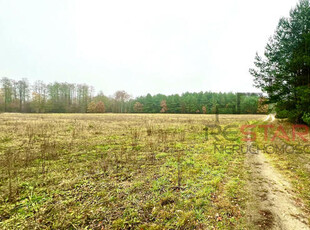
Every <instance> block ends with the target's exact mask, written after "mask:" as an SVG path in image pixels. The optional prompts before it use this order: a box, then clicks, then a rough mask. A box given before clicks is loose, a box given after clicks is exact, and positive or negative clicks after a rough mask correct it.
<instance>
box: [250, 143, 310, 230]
mask: <svg viewBox="0 0 310 230" xmlns="http://www.w3.org/2000/svg"><path fill="white" fill-rule="evenodd" d="M248 145H251V143H250V142H249V143H248ZM246 164H247V167H248V169H249V171H250V181H249V186H250V187H249V189H250V192H251V194H250V196H251V198H250V201H249V203H248V220H249V223H250V225H252V227H253V228H256V229H287V230H292V229H296V230H299V229H310V228H309V223H308V221H307V218H306V215H305V213H303V211H302V210H301V208H300V204H297V202H296V201H295V199H294V193H293V192H292V187H291V185H290V183H289V182H288V181H287V180H286V179H285V178H284V177H283V176H282V175H281V174H280V173H279V172H278V171H277V170H276V169H274V168H273V167H272V166H271V164H270V162H269V161H268V160H267V158H266V157H265V156H264V154H263V153H262V152H257V153H255V154H252V153H248V154H247V161H246Z"/></svg>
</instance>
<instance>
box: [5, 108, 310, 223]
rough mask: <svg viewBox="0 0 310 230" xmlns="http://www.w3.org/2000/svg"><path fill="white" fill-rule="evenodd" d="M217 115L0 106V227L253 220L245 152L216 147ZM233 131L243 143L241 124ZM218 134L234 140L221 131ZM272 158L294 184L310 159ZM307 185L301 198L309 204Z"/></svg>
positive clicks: (225, 119) (304, 175)
mask: <svg viewBox="0 0 310 230" xmlns="http://www.w3.org/2000/svg"><path fill="white" fill-rule="evenodd" d="M263 117H264V116H263V115H221V116H220V125H221V126H222V127H224V126H225V125H227V124H230V125H232V124H233V125H236V127H240V126H241V125H244V124H253V123H255V122H257V120H261V119H262V118H263ZM214 120H215V119H214V115H172V114H171V115H169V114H154V115H152V114H44V115H37V114H1V116H0V128H1V129H0V160H1V164H0V165H1V166H0V172H1V174H0V228H1V229H251V228H250V227H249V223H247V218H246V208H247V207H246V201H247V197H248V193H249V192H250V191H249V190H248V187H247V179H248V171H247V169H246V167H245V159H246V154H243V153H241V152H240V151H239V152H238V151H233V152H232V151H227V149H226V150H225V149H222V151H221V149H220V148H219V149H220V150H219V149H217V151H215V150H214V145H213V144H214V138H212V135H211V136H210V135H209V136H208V137H209V138H206V137H207V136H206V128H205V127H206V125H210V124H214ZM208 131H210V130H208ZM210 132H212V131H210ZM234 137H236V140H234V141H233V143H234V144H237V145H238V144H241V143H242V140H241V139H242V137H243V136H242V135H241V133H239V132H238V133H236V134H235V135H234ZM216 142H217V143H220V144H228V145H231V144H232V143H231V141H229V140H226V139H225V138H223V137H222V136H218V140H217V141H216ZM270 157H273V159H274V162H278V164H279V165H280V166H279V167H280V168H282V169H283V170H289V171H290V174H289V175H290V178H291V179H292V181H293V184H294V186H296V188H298V186H301V187H302V186H309V180H308V178H309V168H307V167H308V166H309V164H308V166H307V165H306V163H304V164H305V168H300V167H298V166H296V167H297V169H298V170H290V169H288V168H287V167H291V165H289V166H287V165H288V164H290V162H295V161H294V159H293V158H292V157H291V158H289V157H285V158H283V156H281V158H280V156H277V155H276V154H273V155H272V156H271V155H270ZM279 159H280V160H281V161H279ZM307 159H308V158H307ZM300 161H302V159H301V160H300ZM308 162H309V161H308ZM295 163H296V164H298V163H297V162H295ZM304 164H303V165H304ZM292 167H295V166H292ZM302 169H303V170H304V171H302ZM307 170H308V171H307ZM296 176H298V178H297V179H298V181H299V182H298V183H294V181H295V182H296V181H297V180H296V178H295V180H294V177H296ZM307 189H308V190H306V189H304V190H302V189H301V190H300V194H301V195H300V199H305V200H306V202H305V203H306V204H307V205H309V206H310V204H309V200H310V198H309V194H308V195H307V193H308V192H309V187H308V188H307ZM307 201H308V203H307Z"/></svg>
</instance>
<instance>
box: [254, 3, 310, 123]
mask: <svg viewBox="0 0 310 230" xmlns="http://www.w3.org/2000/svg"><path fill="white" fill-rule="evenodd" d="M254 64H255V68H253V69H250V73H251V74H252V75H253V76H254V85H255V86H256V87H258V88H261V89H262V91H264V92H266V93H267V94H268V102H269V103H276V112H277V116H278V117H281V118H286V117H287V118H289V119H290V120H291V121H293V122H303V121H304V122H306V120H307V119H306V118H307V117H309V116H310V81H309V80H310V2H309V0H301V1H300V2H299V3H298V4H297V6H296V7H295V8H294V9H292V10H291V11H290V16H289V17H288V18H281V19H280V21H279V23H278V26H277V29H276V31H275V34H274V35H273V36H272V37H271V38H270V40H269V42H268V43H267V46H266V48H265V52H264V56H263V57H261V56H259V55H258V54H256V57H255V62H254Z"/></svg>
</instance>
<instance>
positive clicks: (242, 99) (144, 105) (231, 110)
mask: <svg viewBox="0 0 310 230" xmlns="http://www.w3.org/2000/svg"><path fill="white" fill-rule="evenodd" d="M265 100H266V99H265V98H264V97H262V95H260V94H256V93H213V92H199V93H189V92H186V93H183V94H181V95H179V94H173V95H169V96H166V95H163V94H156V95H153V96H152V95H151V94H147V95H146V96H140V97H137V98H132V97H131V96H130V95H129V94H128V93H127V92H125V91H117V92H115V93H114V95H113V96H106V95H104V94H103V92H99V93H95V89H94V87H92V86H89V85H87V84H71V83H66V82H62V83H59V82H54V83H49V84H45V83H44V82H42V81H36V82H34V84H29V81H28V80H27V79H25V78H24V79H21V80H14V79H9V78H2V79H1V87H0V111H1V112H23V113H86V112H89V113H104V112H112V113H192V114H193V113H202V114H210V113H223V114H256V113H266V112H267V111H268V106H267V105H265V104H264V102H265Z"/></svg>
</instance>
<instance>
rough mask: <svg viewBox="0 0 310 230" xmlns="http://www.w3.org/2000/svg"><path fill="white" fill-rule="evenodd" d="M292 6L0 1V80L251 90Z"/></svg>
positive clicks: (110, 88) (131, 89)
mask: <svg viewBox="0 0 310 230" xmlns="http://www.w3.org/2000/svg"><path fill="white" fill-rule="evenodd" d="M296 3H297V0H255V1H254V0H221V1H216V0H213V1H211V0H202V1H195V0H191V1H190V0H188V1H181V0H164V1H161V0H154V1H148V0H141V1H136V0H130V1H129V0H124V1H119V0H113V1H112V0H109V1H104V0H97V1H96V0H87V1H86V0H80V1H78V0H76V1H74V0H68V1H66V0H27V1H26V0H0V77H4V76H5V77H9V78H14V79H20V78H23V77H26V78H28V79H29V80H30V81H31V82H33V81H35V80H43V81H44V82H47V83H48V82H53V81H67V82H71V83H87V84H90V85H93V86H94V87H95V89H96V91H97V92H98V91H99V90H102V91H103V92H104V93H105V94H106V95H111V94H113V93H114V92H115V91H116V90H120V89H121V90H126V91H127V92H128V93H130V94H131V95H133V96H138V95H145V94H147V93H151V94H156V93H164V94H173V93H183V92H186V91H189V92H197V91H216V92H219V91H221V92H230V91H231V92H248V91H250V92H258V91H259V90H258V89H255V88H254V87H253V81H252V77H251V75H250V74H249V71H248V69H249V68H250V67H252V66H253V60H254V56H255V53H256V52H257V51H258V52H259V53H262V52H263V50H264V47H265V45H266V43H267V41H268V38H269V37H270V36H271V35H272V34H273V32H274V30H275V28H276V25H277V23H278V20H279V18H280V17H282V16H288V15H289V11H290V9H291V8H292V7H294V6H295V5H296Z"/></svg>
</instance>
